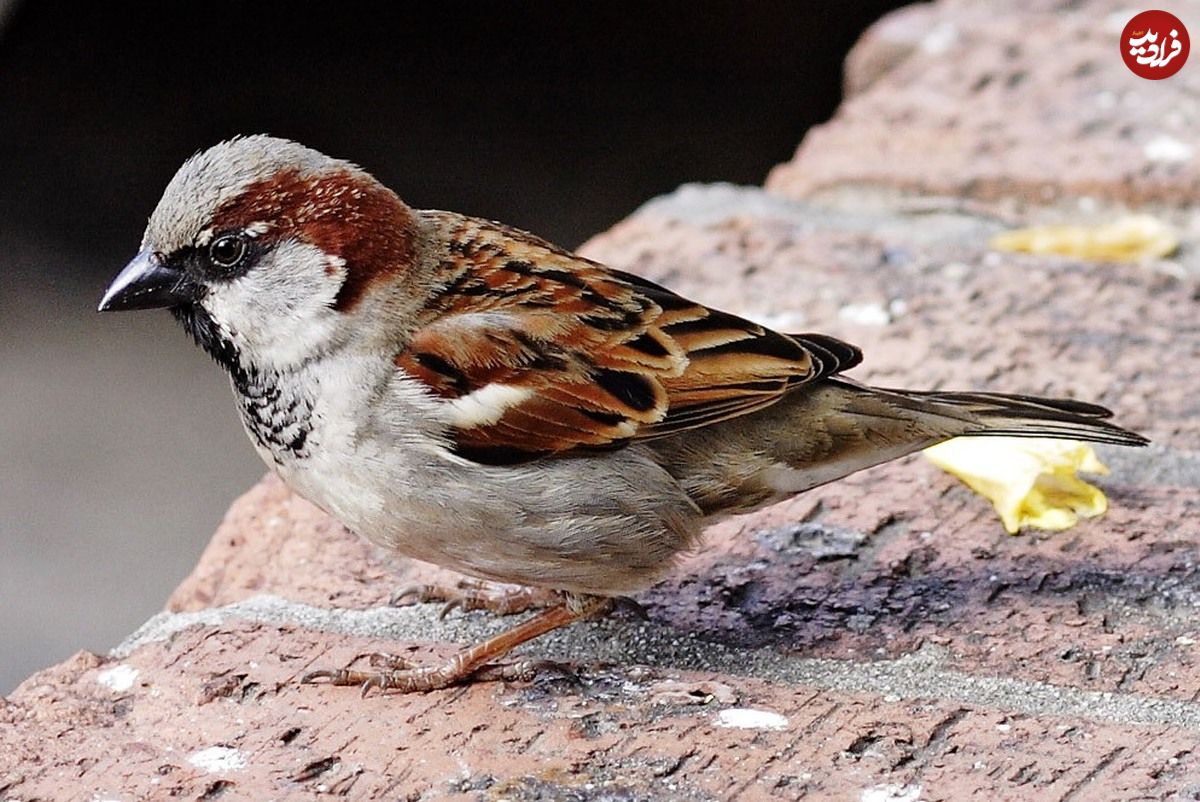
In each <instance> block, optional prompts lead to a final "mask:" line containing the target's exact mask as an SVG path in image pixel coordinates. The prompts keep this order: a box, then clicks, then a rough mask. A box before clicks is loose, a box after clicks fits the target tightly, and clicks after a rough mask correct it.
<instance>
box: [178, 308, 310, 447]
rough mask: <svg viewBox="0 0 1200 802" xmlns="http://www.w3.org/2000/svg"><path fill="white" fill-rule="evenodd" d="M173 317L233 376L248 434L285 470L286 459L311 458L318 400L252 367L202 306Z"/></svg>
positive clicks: (293, 383) (277, 375) (270, 372)
mask: <svg viewBox="0 0 1200 802" xmlns="http://www.w3.org/2000/svg"><path fill="white" fill-rule="evenodd" d="M171 314H172V315H174V316H175V319H176V320H178V321H179V322H180V324H182V326H183V328H184V330H186V331H187V333H188V334H190V335H191V336H192V339H193V340H195V341H196V344H197V345H199V346H200V347H201V348H203V349H204V351H205V352H206V353H207V354H208V355H209V356H211V357H212V358H213V360H214V361H215V362H216V363H217V364H218V365H220V366H221V367H223V368H225V370H226V371H227V372H228V373H229V378H230V380H231V381H232V383H233V392H234V396H235V397H236V399H237V402H238V411H239V412H241V414H242V423H243V424H244V425H245V427H246V431H247V433H249V435H250V437H251V438H253V439H254V440H255V441H256V442H257V443H258V445H259V446H260V447H262V448H264V449H266V450H267V451H268V452H270V454H271V457H272V459H273V460H274V461H275V464H276V465H282V464H283V461H284V458H285V457H289V458H292V459H304V458H306V457H307V456H308V453H309V452H308V447H309V446H311V443H310V442H309V436H310V435H311V434H312V400H311V399H310V398H309V397H308V395H307V394H306V393H303V392H300V391H299V389H298V387H299V383H298V382H296V381H291V382H289V381H287V380H286V377H284V376H282V375H281V374H280V373H279V372H277V371H274V370H262V369H260V368H258V367H257V366H255V365H253V364H249V365H248V364H247V363H246V361H245V360H243V358H242V354H241V351H240V350H239V349H238V347H237V346H236V345H235V344H234V343H233V342H232V341H231V340H230V339H229V338H228V337H226V336H225V335H224V333H223V332H222V331H221V329H220V327H219V326H217V324H216V322H215V321H213V319H212V317H211V316H210V315H209V314H208V312H206V311H205V310H204V308H203V307H201V306H200V305H199V304H188V305H184V306H176V307H172V308H171Z"/></svg>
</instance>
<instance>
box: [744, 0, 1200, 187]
mask: <svg viewBox="0 0 1200 802" xmlns="http://www.w3.org/2000/svg"><path fill="white" fill-rule="evenodd" d="M1138 10H1140V9H1138V8H1137V7H1131V6H1129V5H1128V4H1123V3H1120V2H1117V0H1110V1H1108V2H1098V1H1096V0H1091V1H1090V2H1080V3H1062V2H1058V1H1057V0H1020V2H1012V3H1006V4H1005V5H1004V6H1003V8H1002V9H1001V8H999V7H997V6H995V5H993V4H990V3H977V2H973V0H942V1H941V2H938V3H934V4H932V5H930V6H928V7H927V9H923V10H921V11H917V12H913V11H908V12H906V14H901V15H899V16H898V17H896V18H893V19H892V20H891V21H890V24H885V25H882V26H880V28H879V29H878V30H876V31H874V32H868V34H867V35H866V36H864V37H863V39H862V41H861V42H860V43H859V45H858V47H857V49H856V50H857V52H855V53H854V54H853V55H852V56H851V57H850V59H849V64H850V67H851V70H850V71H849V75H848V78H849V79H850V82H851V85H852V86H861V85H862V84H863V83H866V84H868V85H869V88H868V89H866V90H865V91H862V92H861V93H860V94H857V95H855V96H854V97H852V98H850V99H849V100H848V101H847V102H845V103H844V104H843V105H842V106H841V108H840V109H839V110H838V112H837V114H836V115H835V117H834V119H833V120H832V121H830V122H829V123H828V124H826V125H824V126H818V127H817V128H815V129H813V130H811V131H810V132H809V133H808V135H807V136H806V137H805V139H804V142H803V144H801V146H800V149H799V152H798V153H797V156H796V158H795V159H794V160H793V161H792V162H790V163H789V164H786V165H783V166H780V167H779V168H777V169H776V170H775V171H774V172H773V173H772V175H771V178H770V180H769V181H768V186H769V187H770V188H771V189H773V190H776V191H779V192H782V193H785V194H788V195H791V196H793V197H799V196H804V197H808V196H811V195H813V194H816V193H821V192H823V191H831V192H839V191H841V190H844V189H845V188H846V187H847V186H853V185H871V186H881V187H890V188H894V189H898V190H903V191H910V192H919V193H931V194H946V195H953V196H956V197H961V196H970V197H976V198H985V199H994V198H1001V197H1015V198H1020V199H1022V200H1025V201H1031V202H1034V203H1045V202H1048V201H1054V200H1056V199H1061V198H1067V197H1072V198H1075V197H1079V196H1091V197H1093V198H1099V199H1106V200H1115V201H1121V202H1128V203H1147V202H1168V203H1181V202H1188V201H1190V200H1192V199H1193V198H1195V197H1196V193H1197V190H1198V189H1200V161H1198V159H1200V152H1197V150H1196V148H1197V145H1198V144H1200V143H1197V141H1196V135H1195V132H1196V128H1197V124H1198V123H1200V103H1198V102H1197V100H1196V98H1197V93H1198V91H1200V70H1196V69H1194V68H1193V69H1183V70H1181V71H1180V72H1179V73H1177V74H1176V75H1175V76H1173V77H1172V78H1171V79H1168V80H1167V81H1158V82H1152V81H1146V80H1143V79H1141V78H1138V77H1137V76H1135V75H1134V74H1133V73H1132V72H1130V71H1129V70H1128V69H1127V68H1126V67H1125V65H1124V64H1123V63H1122V61H1121V58H1120V54H1119V51H1118V42H1117V40H1118V39H1119V37H1120V33H1121V29H1122V28H1123V27H1124V25H1125V23H1126V22H1127V21H1128V20H1129V18H1130V17H1132V16H1133V15H1134V14H1135V13H1136V12H1137V11H1138ZM1172 10H1173V11H1174V13H1175V14H1176V15H1178V16H1179V17H1180V18H1181V19H1182V20H1183V22H1184V24H1185V25H1187V26H1188V27H1189V29H1190V30H1193V31H1194V30H1197V29H1200V13H1198V12H1200V8H1198V7H1197V6H1196V5H1194V4H1191V3H1180V4H1176V5H1173V6H1172ZM914 23H916V24H914ZM906 52H907V56H906V57H905V53H906ZM893 64H894V65H895V66H894V67H892V69H890V70H888V69H887V67H888V66H890V65H893ZM877 65H879V66H877ZM1188 66H1189V67H1192V66H1194V65H1188ZM881 70H882V71H885V72H886V74H883V75H879V72H880V71H881ZM871 76H876V77H875V80H874V81H871Z"/></svg>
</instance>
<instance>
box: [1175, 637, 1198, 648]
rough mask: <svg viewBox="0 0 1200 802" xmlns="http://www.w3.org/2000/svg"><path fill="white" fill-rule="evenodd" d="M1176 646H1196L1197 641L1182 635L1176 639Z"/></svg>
mask: <svg viewBox="0 0 1200 802" xmlns="http://www.w3.org/2000/svg"><path fill="white" fill-rule="evenodd" d="M1175 645H1176V646H1195V645H1196V639H1195V638H1190V637H1188V636H1187V635H1180V636H1179V637H1178V638H1176V639H1175Z"/></svg>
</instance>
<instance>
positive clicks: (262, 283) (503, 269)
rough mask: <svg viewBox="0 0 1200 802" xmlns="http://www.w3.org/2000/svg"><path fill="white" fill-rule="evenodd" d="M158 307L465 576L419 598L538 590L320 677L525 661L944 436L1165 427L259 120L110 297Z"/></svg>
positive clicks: (203, 177) (372, 533)
mask: <svg viewBox="0 0 1200 802" xmlns="http://www.w3.org/2000/svg"><path fill="white" fill-rule="evenodd" d="M162 308H165V309H168V310H170V312H171V314H172V315H173V316H174V317H175V318H176V319H177V320H178V321H179V323H181V324H182V327H183V328H184V329H185V330H186V331H187V333H188V334H190V335H191V337H192V338H193V339H194V340H195V342H196V343H197V344H198V345H199V346H200V347H201V348H202V349H203V350H204V351H206V352H207V353H208V354H209V355H210V356H211V357H212V358H213V359H214V360H215V361H216V362H217V363H218V364H219V365H220V366H221V367H223V368H224V369H225V371H227V372H228V375H229V378H230V383H231V386H232V388H233V395H234V399H235V402H236V406H237V409H238V411H239V413H240V417H241V422H242V424H243V426H244V428H245V430H246V432H247V434H248V435H249V438H250V440H251V442H252V443H253V445H254V447H255V449H256V450H257V452H258V454H259V455H260V456H261V457H262V459H263V460H264V462H265V463H266V464H267V465H268V466H269V467H270V468H271V469H272V470H273V471H274V472H275V473H276V474H278V476H279V477H280V478H281V479H282V480H283V481H284V483H286V484H287V486H288V487H289V488H290V489H291V490H292V491H293V492H295V493H296V494H298V495H299V496H301V497H303V498H305V499H307V500H309V501H310V502H312V503H314V504H315V505H317V506H318V507H320V508H322V509H323V510H325V511H326V512H327V513H328V514H329V515H331V516H332V517H333V518H334V519H336V520H337V521H339V522H340V523H341V524H342V525H344V526H345V527H346V528H347V529H349V530H350V531H352V532H355V533H357V534H358V535H361V536H362V537H364V538H366V539H367V540H368V541H370V542H371V543H373V544H375V545H376V546H378V547H380V548H382V549H383V550H384V551H385V552H387V553H391V554H396V555H401V556H404V557H409V558H414V559H418V560H424V561H427V562H430V563H434V564H437V565H440V566H443V567H446V568H450V569H453V570H455V571H457V572H460V573H462V574H464V575H466V576H467V577H470V578H473V580H465V581H464V582H463V583H462V585H461V586H458V587H453V588H439V587H422V588H418V589H414V591H413V592H414V593H415V595H416V596H418V597H419V598H420V599H421V600H425V601H429V600H436V599H441V600H443V601H448V602H449V603H450V605H457V606H460V607H464V608H467V609H476V608H486V609H494V610H496V611H497V612H514V611H525V610H528V609H531V608H538V612H536V614H534V615H532V616H531V617H526V618H525V619H523V620H522V621H521V623H519V624H518V625H516V626H515V627H513V628H511V629H509V630H506V631H504V632H502V633H501V634H499V635H496V636H494V637H492V638H489V639H487V640H484V641H482V642H480V643H476V644H473V645H470V646H467V647H464V648H462V649H461V650H460V651H458V652H456V653H455V654H454V655H453V656H452V657H451V658H449V659H446V660H442V661H432V662H428V663H425V664H418V663H414V662H411V661H407V660H399V659H397V660H395V661H393V662H392V663H388V664H387V665H385V666H383V667H382V669H381V670H362V669H356V668H352V667H346V668H339V669H328V670H320V671H313V672H310V673H309V674H308V675H306V676H305V677H303V681H305V682H329V683H332V684H335V685H359V686H361V687H362V690H363V692H364V693H365V692H366V691H367V690H369V689H371V688H377V689H382V690H392V691H396V692H421V691H431V690H436V689H440V688H445V687H447V686H449V685H453V684H456V683H462V682H467V681H471V680H477V679H486V678H488V677H490V676H518V675H527V674H528V672H529V671H530V669H531V664H530V662H529V661H518V662H516V663H504V662H498V661H501V658H504V657H505V656H506V655H507V654H508V653H509V652H510V651H511V650H512V649H513V648H515V647H516V646H518V645H519V644H521V643H524V642H526V641H528V640H530V639H532V638H535V637H538V636H540V635H542V634H544V633H546V632H549V631H551V630H554V629H557V628H559V627H563V626H566V625H568V624H571V623H573V622H576V621H579V620H582V619H586V618H590V617H594V616H599V615H602V614H604V613H606V612H608V611H609V610H611V609H613V608H614V607H615V606H617V605H618V604H619V601H620V600H621V599H625V598H628V597H630V596H631V595H633V594H636V593H638V592H639V591H642V590H644V589H646V588H648V587H650V586H652V585H653V584H655V583H656V582H658V581H659V580H660V579H662V578H663V576H664V575H665V574H666V573H667V572H668V571H670V570H671V568H672V566H673V564H674V563H675V562H676V558H677V557H679V556H680V555H682V554H684V553H686V552H689V551H690V550H693V549H696V548H699V547H701V533H702V530H703V529H704V528H705V527H706V526H707V525H708V524H710V523H712V522H713V521H715V520H718V519H720V518H722V517H725V516H729V515H734V514H739V513H744V512H748V511H750V510H754V509H757V508H759V507H762V506H764V505H767V504H770V503H773V502H777V501H779V500H782V499H785V498H788V497H790V496H793V495H795V494H797V493H801V492H804V491H806V490H809V489H812V488H814V487H817V486H819V485H822V484H825V483H827V482H831V481H834V480H836V479H839V478H841V477H844V476H847V475H849V474H851V473H854V472H856V471H859V470H862V469H864V468H868V467H871V466H874V465H878V464H880V463H883V462H887V461H889V460H893V459H897V458H899V457H902V456H904V455H906V454H909V453H912V452H915V451H918V450H920V449H923V448H926V447H928V446H931V445H934V444H936V443H939V442H941V441H944V440H948V439H950V438H954V437H958V436H964V435H984V436H987V435H1008V436H1019V437H1056V438H1069V439H1077V440H1084V441H1094V442H1099V443H1110V444H1116V445H1123V446H1141V445H1145V444H1146V443H1147V442H1148V441H1147V439H1146V438H1144V437H1142V436H1141V435H1139V434H1136V433H1134V432H1131V431H1127V430H1126V429H1123V428H1120V427H1118V426H1116V425H1115V424H1113V423H1111V422H1110V421H1109V420H1108V418H1109V417H1110V416H1111V414H1112V413H1111V412H1110V411H1109V410H1108V409H1106V408H1104V407H1101V406H1097V405H1094V404H1089V403H1084V402H1081V401H1076V400H1068V399H1061V398H1042V397H1036V396H1028V395H1012V394H1001V393H995V392H983V391H964V392H949V391H941V390H930V391H914V390H904V389H891V388H881V387H871V386H867V385H865V384H862V383H859V382H857V381H855V380H853V379H851V378H848V377H847V376H845V375H844V373H845V372H846V371H848V370H850V369H851V368H853V367H854V366H856V365H858V364H859V362H860V361H861V360H862V352H861V351H860V350H859V349H858V348H857V347H855V346H853V345H850V344H848V343H846V342H843V341H841V340H839V339H836V338H835V337H832V336H828V335H825V334H818V333H782V332H777V331H773V330H772V329H770V328H768V327H766V326H763V325H760V324H758V323H755V322H752V321H749V320H746V319H744V318H741V317H739V316H737V315H734V314H730V313H728V312H725V311H722V310H720V309H717V308H714V307H711V306H706V305H703V304H699V303H695V302H693V301H690V300H688V299H686V298H684V297H682V296H680V295H678V294H676V293H675V292H672V291H671V290H669V289H666V288H665V287H662V286H660V285H658V284H656V283H654V282H652V281H649V280H647V279H645V278H642V277H640V276H637V275H634V274H632V273H628V272H624V271H622V270H619V269H615V268H612V267H609V266H606V265H603V264H600V263H597V262H595V261H592V260H589V259H587V258H584V257H582V256H579V255H577V254H575V253H572V252H571V251H569V250H566V249H564V248H561V247H558V246H556V245H554V244H552V243H550V242H548V241H546V240H544V239H541V238H539V237H537V236H535V235H533V234H530V233H527V232H525V231H521V230H518V229H515V228H511V227H508V226H506V225H503V224H501V223H498V222H492V221H488V220H484V219H478V218H474V217H469V216H464V215H461V214H456V213H453V212H446V211H436V210H421V209H414V208H411V207H409V206H408V205H407V204H405V203H404V202H403V201H402V200H401V199H400V198H399V197H398V196H397V195H396V193H395V192H393V191H392V190H391V189H389V188H387V187H385V186H384V185H383V184H382V183H380V182H379V181H378V180H376V179H375V178H374V177H373V176H372V175H371V174H370V173H368V172H367V171H366V170H364V169H362V168H361V167H359V166H357V165H356V164H354V163H351V162H349V161H345V160H342V159H336V158H331V157H329V156H326V155H324V154H323V153H320V152H318V151H316V150H313V149H311V148H308V147H305V146H303V145H301V144H299V143H296V142H293V141H290V140H286V139H280V138H276V137H271V136H267V135H249V136H239V137H235V138H232V139H229V140H227V141H224V142H221V143H219V144H217V145H215V146H213V147H210V148H208V149H207V150H203V151H200V152H197V153H196V154H195V155H193V156H192V157H191V158H189V159H188V160H187V161H185V163H184V164H183V165H182V166H181V167H180V168H179V170H178V171H177V172H176V173H175V175H174V177H173V178H171V180H170V181H169V182H168V184H167V186H166V189H165V191H164V193H163V195H162V198H161V200H160V201H159V202H158V205H157V206H156V208H155V209H154V211H153V213H152V214H151V216H150V218H149V222H148V223H147V226H146V229H145V234H144V236H143V238H142V241H141V245H140V248H139V250H138V253H137V255H136V256H135V257H134V258H133V259H132V261H130V262H129V264H128V265H127V266H126V267H125V268H124V269H123V270H121V271H120V273H119V274H118V275H117V276H116V278H115V279H114V280H113V281H112V283H111V284H110V286H109V287H108V289H107V291H106V292H105V293H104V295H103V298H102V300H101V301H100V305H99V309H100V311H114V310H134V309H162ZM489 583H505V584H506V585H507V586H508V587H509V588H510V590H509V591H507V592H502V591H499V590H495V589H494V588H495V586H494V585H492V584H489ZM513 586H516V589H513ZM372 668H373V669H374V668H380V667H379V666H373V667H372ZM534 668H536V666H535V667H534Z"/></svg>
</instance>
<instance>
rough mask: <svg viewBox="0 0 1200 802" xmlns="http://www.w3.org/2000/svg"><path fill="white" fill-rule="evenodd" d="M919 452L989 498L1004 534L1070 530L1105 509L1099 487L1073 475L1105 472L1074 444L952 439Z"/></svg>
mask: <svg viewBox="0 0 1200 802" xmlns="http://www.w3.org/2000/svg"><path fill="white" fill-rule="evenodd" d="M924 454H925V456H926V457H927V458H928V459H929V461H930V462H932V463H933V464H934V465H936V466H938V467H939V468H941V469H942V470H944V471H946V472H948V473H951V474H953V475H954V476H957V477H958V478H959V479H961V480H962V481H963V482H965V483H966V484H967V486H968V487H970V488H971V489H972V490H974V491H975V492H976V493H978V494H980V495H981V496H983V497H984V498H987V499H989V500H990V501H991V502H992V505H993V506H994V507H995V508H996V512H997V513H999V515H1000V520H1001V521H1002V522H1003V523H1004V528H1005V529H1007V530H1008V532H1009V534H1014V535H1015V534H1016V533H1017V532H1019V531H1020V530H1021V528H1022V527H1027V526H1028V527H1034V528H1037V529H1051V530H1056V531H1057V530H1060V529H1069V528H1071V527H1072V526H1074V525H1075V524H1076V523H1078V521H1079V519H1080V518H1081V517H1083V518H1092V517H1094V516H1097V515H1101V514H1103V513H1104V511H1105V510H1107V509H1108V499H1107V498H1105V496H1104V493H1103V492H1102V491H1101V490H1100V488H1098V487H1095V486H1093V485H1090V484H1088V483H1087V482H1085V481H1083V480H1082V479H1080V478H1079V477H1078V476H1077V475H1076V473H1077V472H1078V471H1083V472H1085V473H1097V474H1106V473H1108V468H1107V467H1105V465H1104V463H1102V462H1101V461H1100V459H1099V458H1098V457H1097V456H1096V452H1095V451H1093V450H1092V447H1091V446H1089V445H1086V444H1084V443H1079V442H1075V441H1074V440H1050V439H1042V438H1027V437H957V438H955V439H953V440H948V441H947V442H945V443H940V444H938V445H936V446H931V447H930V448H927V449H925V451H924Z"/></svg>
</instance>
